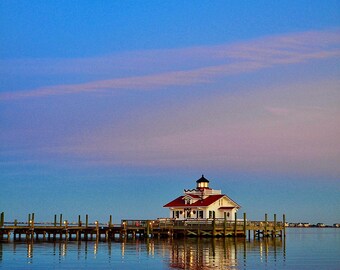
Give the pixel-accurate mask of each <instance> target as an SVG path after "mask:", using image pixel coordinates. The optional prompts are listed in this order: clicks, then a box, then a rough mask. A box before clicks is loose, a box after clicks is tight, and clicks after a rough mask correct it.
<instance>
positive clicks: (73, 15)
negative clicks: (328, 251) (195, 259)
mask: <svg viewBox="0 0 340 270" xmlns="http://www.w3.org/2000/svg"><path fill="white" fill-rule="evenodd" d="M339 164H340V1H332V0H329V1H324V0H320V1H319V0H315V1H301V0H297V1H261V0H259V1H242V0H241V1H240V0H238V1H203V0H202V1H201V0H200V1H189V0H188V1H176V0H174V1H153V0H151V1H105V0H103V1H86V0H83V1H62V0H61V1H36V0H30V1H24V0H20V1H16V0H11V1H9V0H2V1H1V2H0V185H1V187H0V190H1V192H0V194H1V196H0V211H4V212H5V219H6V220H7V221H9V220H14V219H18V220H22V221H24V220H26V219H27V215H28V214H29V213H33V212H34V213H35V217H36V218H35V219H36V220H37V221H53V218H54V215H55V214H58V215H59V214H60V213H62V214H63V217H64V218H65V219H68V220H69V221H77V219H78V215H81V216H82V217H83V219H84V216H85V214H89V217H90V218H89V219H90V221H95V220H99V221H101V222H107V221H108V220H109V215H112V216H113V220H114V223H120V220H121V219H149V218H150V219H151V218H158V217H168V216H169V211H168V209H165V208H163V205H164V204H166V203H168V202H169V201H171V200H173V199H174V198H176V197H178V196H179V195H181V194H183V190H184V189H188V188H194V187H195V186H196V180H197V179H199V178H200V177H201V175H202V174H204V175H205V177H206V178H207V179H209V180H210V186H211V187H212V188H214V189H221V190H222V192H223V193H225V194H227V195H228V196H229V197H231V198H232V199H233V200H234V201H236V202H237V203H238V204H240V205H241V207H242V208H241V209H240V210H239V215H240V216H242V213H243V212H246V213H247V217H248V219H250V220H261V219H264V215H265V213H267V214H268V216H269V219H270V218H271V217H273V214H277V215H278V219H281V218H282V214H286V217H287V221H289V222H299V221H301V222H311V223H317V222H324V223H327V224H333V223H339V222H340V210H339V205H340V196H339V194H340V166H339Z"/></svg>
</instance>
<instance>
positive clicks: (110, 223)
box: [109, 215, 112, 228]
mask: <svg viewBox="0 0 340 270" xmlns="http://www.w3.org/2000/svg"><path fill="white" fill-rule="evenodd" d="M111 227H112V215H110V221H109V228H111Z"/></svg>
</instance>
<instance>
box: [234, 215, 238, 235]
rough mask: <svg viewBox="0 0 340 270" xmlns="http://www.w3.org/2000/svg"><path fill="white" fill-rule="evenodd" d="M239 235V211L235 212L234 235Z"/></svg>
mask: <svg viewBox="0 0 340 270" xmlns="http://www.w3.org/2000/svg"><path fill="white" fill-rule="evenodd" d="M236 235H237V213H235V222H234V236H236Z"/></svg>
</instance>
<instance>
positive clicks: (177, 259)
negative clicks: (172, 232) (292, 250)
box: [169, 238, 283, 269]
mask: <svg viewBox="0 0 340 270" xmlns="http://www.w3.org/2000/svg"><path fill="white" fill-rule="evenodd" d="M169 250H170V256H169V266H170V267H172V268H175V269H211V268H224V269H231V268H235V267H237V266H240V265H243V266H247V254H250V256H253V255H254V253H257V254H258V256H260V258H261V260H265V261H268V258H269V257H270V258H271V260H276V257H277V254H278V253H279V254H280V255H283V252H282V240H281V239H278V238H276V239H272V238H268V239H261V240H252V241H250V242H249V241H247V240H245V239H233V238H225V239H221V238H220V239H206V238H196V239H190V238H189V239H182V240H176V241H173V242H172V243H171V244H170V245H169Z"/></svg>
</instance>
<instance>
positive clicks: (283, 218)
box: [282, 214, 286, 237]
mask: <svg viewBox="0 0 340 270" xmlns="http://www.w3.org/2000/svg"><path fill="white" fill-rule="evenodd" d="M282 223H283V224H282V225H283V237H286V215H285V214H283V216H282Z"/></svg>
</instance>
